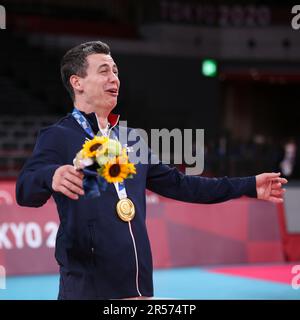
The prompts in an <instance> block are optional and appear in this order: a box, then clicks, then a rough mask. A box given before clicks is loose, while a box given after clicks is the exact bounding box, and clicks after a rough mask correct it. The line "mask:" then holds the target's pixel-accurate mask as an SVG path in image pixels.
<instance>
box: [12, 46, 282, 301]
mask: <svg viewBox="0 0 300 320" xmlns="http://www.w3.org/2000/svg"><path fill="white" fill-rule="evenodd" d="M61 75H62V80H63V83H64V85H65V87H66V88H67V90H68V91H69V93H70V95H71V97H72V99H73V101H74V106H75V109H74V111H73V113H72V114H69V115H67V116H66V117H64V118H63V119H61V120H60V121H58V122H57V123H56V124H54V125H52V126H50V127H48V128H46V129H43V130H41V132H40V134H39V137H38V139H37V143H36V146H35V149H34V151H33V155H32V157H31V158H30V159H29V160H28V162H27V163H26V164H25V166H24V168H23V169H22V172H21V173H20V176H19V178H18V181H17V187H16V197H17V202H18V204H20V205H22V206H30V207H39V206H42V205H43V204H44V203H45V202H46V201H47V200H48V199H49V197H50V196H51V195H52V196H53V197H54V200H55V202H56V204H57V209H58V214H59V218H60V226H59V230H58V233H57V239H56V252H55V256H56V259H57V262H58V264H59V266H60V287H59V299H111V298H117V299H118V298H131V297H133V298H134V297H151V296H153V283H152V271H153V269H152V257H151V250H150V244H149V240H148V235H147V230H146V224H145V219H146V204H145V203H146V202H145V190H146V188H147V189H149V190H152V191H154V192H157V193H159V194H161V195H163V196H166V197H169V198H173V199H177V200H181V201H186V202H195V203H217V202H221V201H226V200H229V199H233V198H237V197H240V196H242V195H246V196H250V197H258V198H259V199H264V200H271V201H274V202H282V196H283V193H284V190H283V189H282V184H284V183H286V182H287V181H286V180H285V179H283V178H280V174H277V173H265V174H260V175H257V176H253V177H244V178H231V179H229V178H227V177H224V178H219V179H215V178H214V179H209V178H203V177H195V176H185V175H183V174H181V173H180V172H179V171H177V170H176V169H175V168H170V167H169V166H167V165H163V164H161V163H158V164H141V163H138V164H136V171H137V174H136V175H135V176H134V178H133V179H128V180H126V182H125V187H126V196H125V199H127V196H128V199H131V201H132V203H133V206H134V208H135V217H134V218H133V219H132V220H131V221H129V222H124V221H123V220H121V219H120V218H119V217H118V215H117V213H116V211H117V209H116V204H117V203H118V201H119V199H121V196H120V194H119V193H120V192H119V190H118V189H117V188H115V186H114V185H113V184H109V186H108V188H107V190H106V191H105V192H103V193H102V194H101V196H100V197H97V198H93V199H90V198H87V197H84V196H83V195H84V188H83V183H82V181H83V174H82V172H80V171H77V170H75V169H74V167H73V165H72V162H73V159H74V156H75V155H76V153H77V152H78V151H79V150H80V149H81V147H82V145H83V143H84V141H85V139H86V138H92V137H93V135H95V134H97V133H98V132H99V131H100V132H101V133H100V134H104V135H110V134H115V135H116V136H118V134H119V127H118V126H117V121H118V116H116V115H114V114H112V113H111V111H112V110H113V108H114V107H115V106H116V104H117V98H118V93H119V87H120V81H119V79H118V69H117V66H116V64H115V62H114V60H113V58H112V57H111V55H110V49H109V47H108V46H107V45H106V44H104V43H102V42H100V41H96V42H88V43H84V44H81V45H79V46H77V47H75V48H73V49H71V50H70V51H68V52H67V53H66V54H65V56H64V57H63V59H62V62H61ZM128 131H130V130H128ZM118 198H119V199H118Z"/></svg>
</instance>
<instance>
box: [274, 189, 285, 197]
mask: <svg viewBox="0 0 300 320" xmlns="http://www.w3.org/2000/svg"><path fill="white" fill-rule="evenodd" d="M284 193H285V189H280V190H274V189H272V191H271V196H280V197H281V196H283V195H284Z"/></svg>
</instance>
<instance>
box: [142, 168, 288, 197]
mask: <svg viewBox="0 0 300 320" xmlns="http://www.w3.org/2000/svg"><path fill="white" fill-rule="evenodd" d="M285 183H287V180H286V179H284V178H280V173H263V174H260V175H257V176H251V177H242V178H228V177H222V178H206V177H199V176H187V175H184V174H182V173H181V172H179V171H178V170H177V169H176V168H171V167H169V166H167V165H164V164H161V163H159V164H155V165H149V170H148V176H147V188H148V189H149V190H151V191H153V192H156V193H158V194H161V195H163V196H165V197H168V198H172V199H176V200H180V201H185V202H194V203H219V202H223V201H227V200H230V199H234V198H238V197H241V196H249V197H257V198H258V199H262V200H270V201H273V202H282V201H283V194H284V189H283V188H282V185H283V184H285Z"/></svg>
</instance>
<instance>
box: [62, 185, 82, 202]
mask: <svg viewBox="0 0 300 320" xmlns="http://www.w3.org/2000/svg"><path fill="white" fill-rule="evenodd" d="M59 191H60V192H61V193H62V194H64V195H65V196H67V197H68V198H70V199H72V200H78V199H79V197H78V195H77V194H75V193H73V192H71V191H70V190H69V189H67V188H66V187H64V186H60V188H59Z"/></svg>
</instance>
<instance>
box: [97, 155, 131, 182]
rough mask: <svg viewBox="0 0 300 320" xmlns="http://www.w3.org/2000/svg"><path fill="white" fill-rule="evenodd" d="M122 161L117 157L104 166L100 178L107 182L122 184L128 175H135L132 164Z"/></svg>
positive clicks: (122, 159)
mask: <svg viewBox="0 0 300 320" xmlns="http://www.w3.org/2000/svg"><path fill="white" fill-rule="evenodd" d="M124 160H125V159H124V158H122V157H117V158H115V159H112V160H110V161H109V162H107V163H106V164H105V165H104V168H103V171H102V176H103V178H104V179H105V180H106V181H107V182H109V183H114V182H123V180H124V179H126V178H127V176H128V175H130V174H135V173H136V170H135V167H134V164H132V163H128V162H127V161H124Z"/></svg>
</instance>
